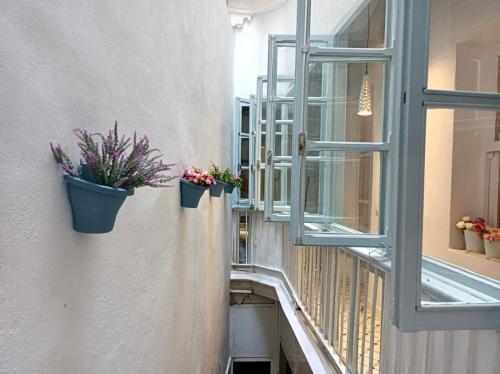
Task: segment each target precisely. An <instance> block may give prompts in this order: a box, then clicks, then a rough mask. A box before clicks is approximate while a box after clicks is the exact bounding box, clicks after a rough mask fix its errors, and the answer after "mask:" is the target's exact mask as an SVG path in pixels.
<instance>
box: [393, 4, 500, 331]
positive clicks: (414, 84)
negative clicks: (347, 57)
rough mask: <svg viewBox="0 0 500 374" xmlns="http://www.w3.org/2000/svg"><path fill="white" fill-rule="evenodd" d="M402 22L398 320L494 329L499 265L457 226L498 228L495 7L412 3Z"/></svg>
mask: <svg viewBox="0 0 500 374" xmlns="http://www.w3.org/2000/svg"><path fill="white" fill-rule="evenodd" d="M406 14H407V19H406V22H405V26H406V27H405V28H406V30H405V33H406V39H405V44H406V48H407V52H406V53H405V63H404V66H405V67H406V74H405V75H404V76H403V89H404V95H403V98H404V99H405V101H404V105H403V113H402V114H403V115H402V121H401V134H402V136H401V145H400V150H401V151H400V152H401V156H400V160H401V161H400V167H399V179H400V182H399V185H400V189H399V207H398V211H399V213H398V220H397V223H398V229H397V241H396V247H395V251H394V256H393V261H392V264H393V274H394V290H395V291H394V292H395V300H396V305H395V306H396V308H395V312H396V321H397V323H398V325H399V327H400V328H401V329H402V330H408V331H414V330H423V329H463V330H465V329H486V328H499V327H500V282H499V281H500V263H499V262H498V260H495V259H492V258H487V257H488V255H487V254H485V253H481V252H484V251H485V247H486V245H488V243H489V241H483V240H482V234H484V231H483V230H484V227H483V228H482V227H481V225H477V226H475V227H473V230H471V231H469V230H468V229H467V228H465V231H463V227H464V226H465V225H462V224H459V225H458V227H459V228H460V229H459V228H457V226H456V223H457V222H460V221H463V217H464V216H470V217H471V220H474V219H475V218H477V217H481V218H484V219H485V220H487V224H488V226H490V227H498V225H499V221H498V191H499V170H500V169H499V163H498V152H499V151H500V142H499V141H498V140H499V139H498V118H499V113H500V94H499V93H498V92H499V91H500V85H499V56H500V36H499V35H500V32H499V31H500V3H499V2H498V1H492V0H463V1H462V0H461V1H458V0H447V1H437V0H425V1H421V0H418V1H417V0H413V1H409V2H408V8H407V12H406ZM410 20H411V22H410ZM467 220H468V219H467V218H465V221H467ZM476 229H477V231H478V232H474V231H476ZM481 231H483V232H481ZM466 238H469V239H467V242H466ZM466 243H467V247H466ZM491 243H493V242H491ZM466 248H468V249H467V250H466ZM431 274H432V276H431ZM436 275H437V276H436ZM428 290H435V291H439V292H440V294H441V296H439V292H433V297H429V293H428V292H427V291H428ZM436 295H437V296H436Z"/></svg>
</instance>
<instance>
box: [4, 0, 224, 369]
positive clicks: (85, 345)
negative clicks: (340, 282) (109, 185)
mask: <svg viewBox="0 0 500 374" xmlns="http://www.w3.org/2000/svg"><path fill="white" fill-rule="evenodd" d="M232 54H233V36H232V30H231V26H230V23H229V17H228V15H227V9H226V4H225V1H224V0H184V1H164V0H144V1H132V0H111V1H92V0H91V1H64V0H51V1H42V0H30V1H27V0H7V1H3V2H2V5H1V11H0V82H1V84H0V97H1V99H0V145H1V146H0V168H1V177H0V180H1V194H0V212H1V218H0V373H9V374H15V373H23V374H24V373H50V374H57V373H61V374H62V373H64V374H66V373H175V374H178V373H218V372H219V371H220V370H223V369H224V367H225V365H226V362H227V355H228V352H227V333H228V331H227V330H228V328H227V326H228V296H229V293H228V287H229V265H230V264H229V261H230V257H229V252H230V248H229V245H230V233H229V229H228V228H229V226H230V214H229V212H230V201H229V199H228V198H227V197H226V198H220V199H216V198H211V199H210V198H209V197H208V193H207V194H205V196H204V197H203V198H202V201H201V202H200V206H199V208H198V209H197V210H188V209H181V208H180V206H179V199H180V198H179V186H178V183H177V182H176V183H175V188H172V189H164V190H155V189H148V188H143V189H139V190H136V194H135V195H134V196H133V197H131V198H128V199H127V201H126V202H125V204H124V205H123V207H122V209H121V211H120V212H119V215H118V218H117V221H116V224H115V229H114V231H113V232H111V233H109V234H104V235H85V234H79V233H76V232H74V231H73V230H72V228H71V212H70V206H69V203H68V200H67V197H66V192H65V186H64V184H63V181H62V178H61V174H60V172H59V170H58V168H57V167H56V165H55V163H54V161H53V159H52V156H51V154H50V152H49V147H48V143H49V141H58V142H60V143H61V144H63V146H64V149H65V150H67V151H68V152H69V153H70V154H71V155H73V156H75V157H76V155H77V148H76V143H75V139H74V137H73V135H72V133H71V129H73V128H75V127H82V128H88V129H91V130H100V131H105V130H106V129H108V128H110V127H112V124H113V121H114V120H115V119H116V120H118V122H119V124H120V130H121V131H122V132H125V133H131V132H132V131H133V130H134V129H137V130H138V132H139V133H145V134H148V135H149V137H150V139H152V143H153V145H155V146H158V147H159V148H160V149H161V150H162V151H163V152H164V154H165V159H166V160H167V161H170V162H176V163H178V164H180V165H182V164H188V166H191V165H192V164H201V165H203V166H208V163H209V161H210V160H213V161H215V162H218V163H220V164H223V165H229V162H230V140H231V136H230V133H231V122H232V102H233V100H232V89H233V83H232ZM179 171H180V168H179V169H178V170H176V171H175V172H176V173H179Z"/></svg>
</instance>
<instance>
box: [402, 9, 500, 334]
mask: <svg viewBox="0 0 500 374" xmlns="http://www.w3.org/2000/svg"><path fill="white" fill-rule="evenodd" d="M430 5H431V0H406V9H405V15H404V23H405V54H404V64H403V66H404V67H405V69H404V74H403V77H402V78H403V82H402V86H403V90H404V91H403V92H404V93H403V96H402V101H403V106H402V115H401V138H400V139H401V140H400V149H401V155H400V166H399V172H398V173H399V174H398V175H399V186H400V187H399V190H398V220H397V223H398V229H397V237H396V246H395V250H394V253H393V259H392V268H393V289H394V295H393V296H394V303H395V305H394V310H393V319H394V321H395V322H396V324H397V326H398V327H399V328H400V329H401V330H403V331H418V330H450V329H461V330H470V329H491V328H499V327H500V304H499V303H491V302H487V303H482V304H472V303H453V302H451V303H438V304H436V303H432V304H431V303H425V302H422V301H421V288H422V282H421V279H422V261H423V254H422V235H423V228H422V227H423V197H424V171H425V165H424V161H425V126H426V110H427V109H428V108H449V109H457V108H471V109H489V110H495V111H500V94H490V93H477V92H457V91H443V90H430V89H427V67H428V53H429V36H430ZM424 257H425V256H424ZM471 277H472V275H471ZM479 291H480V290H479Z"/></svg>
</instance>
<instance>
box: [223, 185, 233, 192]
mask: <svg viewBox="0 0 500 374" xmlns="http://www.w3.org/2000/svg"><path fill="white" fill-rule="evenodd" d="M233 190H234V186H231V185H230V184H227V183H226V185H225V186H224V193H230V194H231V193H233Z"/></svg>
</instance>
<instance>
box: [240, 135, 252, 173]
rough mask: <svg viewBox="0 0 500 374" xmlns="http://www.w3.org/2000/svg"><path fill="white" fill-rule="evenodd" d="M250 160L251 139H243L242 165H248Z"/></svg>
mask: <svg viewBox="0 0 500 374" xmlns="http://www.w3.org/2000/svg"><path fill="white" fill-rule="evenodd" d="M249 162H250V139H248V138H242V139H241V166H248V165H249Z"/></svg>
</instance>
